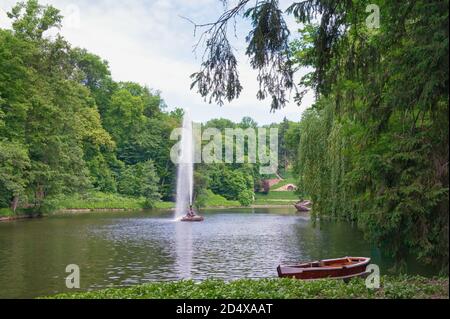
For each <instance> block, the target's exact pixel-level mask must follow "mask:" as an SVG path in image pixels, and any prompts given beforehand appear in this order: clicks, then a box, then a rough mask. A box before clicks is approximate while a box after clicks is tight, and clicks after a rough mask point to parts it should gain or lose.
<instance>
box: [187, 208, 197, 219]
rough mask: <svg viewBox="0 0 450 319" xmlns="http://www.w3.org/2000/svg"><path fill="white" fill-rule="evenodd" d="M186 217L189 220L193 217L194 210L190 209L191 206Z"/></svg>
mask: <svg viewBox="0 0 450 319" xmlns="http://www.w3.org/2000/svg"><path fill="white" fill-rule="evenodd" d="M187 216H188V217H189V218H191V217H194V216H195V213H194V209H193V208H192V205H191V206H189V212H188V213H187Z"/></svg>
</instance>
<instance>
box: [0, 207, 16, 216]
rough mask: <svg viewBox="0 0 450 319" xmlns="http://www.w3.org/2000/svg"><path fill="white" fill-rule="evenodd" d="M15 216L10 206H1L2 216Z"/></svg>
mask: <svg viewBox="0 0 450 319" xmlns="http://www.w3.org/2000/svg"><path fill="white" fill-rule="evenodd" d="M11 216H14V212H13V211H12V210H11V209H10V208H0V217H11Z"/></svg>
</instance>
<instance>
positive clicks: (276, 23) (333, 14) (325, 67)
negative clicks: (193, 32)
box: [192, 0, 449, 271]
mask: <svg viewBox="0 0 450 319" xmlns="http://www.w3.org/2000/svg"><path fill="white" fill-rule="evenodd" d="M224 3H225V4H227V3H228V2H227V1H224ZM373 4H376V5H377V6H378V8H379V9H380V25H379V26H375V28H374V27H373V25H372V26H371V25H369V24H368V23H367V18H368V16H369V14H370V12H366V9H367V8H368V6H369V5H372V6H371V7H373ZM369 7H370V6H369ZM448 11H449V6H448V0H433V1H428V0H422V1H421V0H405V1H384V0H377V1H374V0H370V1H368V0H358V1H355V0H305V1H300V2H295V3H293V4H292V5H291V6H290V7H289V8H288V9H287V12H286V13H285V12H282V11H281V10H280V8H279V3H278V1H276V0H259V1H256V2H255V1H250V0H240V1H237V3H235V5H234V6H231V7H230V8H229V7H226V9H225V10H224V13H223V15H222V16H220V17H219V18H218V19H217V20H216V21H214V22H212V23H207V24H203V25H201V24H196V29H198V28H200V29H202V30H203V33H202V35H201V37H200V41H199V43H203V44H205V48H206V49H205V54H204V57H205V59H204V61H203V63H202V65H201V70H200V71H199V72H197V73H195V74H194V75H193V76H192V77H193V80H194V81H193V86H192V87H193V88H197V90H198V92H199V93H200V94H201V95H202V96H204V97H205V98H208V97H209V100H210V101H215V102H217V103H219V104H222V103H223V102H224V101H226V100H228V101H231V100H233V99H235V98H237V97H239V94H240V92H241V90H242V86H241V83H240V81H239V74H238V72H237V65H238V61H237V59H236V57H235V52H234V51H233V49H232V46H231V45H230V43H229V41H228V37H227V34H228V31H229V30H228V29H232V25H233V23H235V22H234V21H235V20H236V18H239V17H241V18H244V19H250V21H251V24H252V30H251V31H250V32H249V35H248V37H247V38H246V40H247V44H248V46H247V51H246V54H247V56H248V57H249V59H250V62H251V65H252V67H253V68H255V69H256V70H257V71H258V80H259V84H260V89H259V91H258V92H257V96H258V98H260V99H264V98H266V97H270V98H271V100H272V109H273V110H274V109H278V108H281V107H283V106H284V105H285V104H286V102H287V99H286V96H288V93H289V92H290V91H291V90H292V89H293V88H294V87H295V86H294V83H293V74H294V72H295V70H297V69H299V68H301V67H308V68H310V69H312V70H313V71H312V72H310V73H308V74H307V75H305V76H304V77H302V79H301V81H300V83H299V85H298V89H299V90H298V92H297V94H296V99H297V101H298V103H301V100H302V97H303V96H304V93H305V92H306V91H307V90H310V89H313V90H314V91H315V93H316V97H317V103H316V104H315V105H314V106H313V107H312V108H311V109H310V110H307V111H306V112H305V114H304V116H303V119H302V123H301V124H300V126H301V127H300V146H299V151H298V154H299V155H298V159H297V160H298V162H297V163H296V165H295V167H296V168H297V169H296V173H297V175H298V176H299V179H300V181H299V182H300V183H299V184H300V185H301V187H302V191H303V192H304V193H305V195H308V196H310V197H311V198H312V199H313V201H314V205H315V210H314V211H315V213H316V214H317V215H318V216H319V217H333V218H342V219H348V220H354V221H356V222H357V223H358V225H359V226H360V227H361V229H362V230H363V231H364V233H365V234H366V236H367V238H368V239H370V240H372V241H373V242H375V243H376V244H378V245H380V246H383V247H384V248H385V251H388V252H390V253H391V254H392V255H393V256H395V257H396V258H397V259H398V261H399V262H400V263H401V261H402V260H404V258H405V256H406V255H408V254H414V255H416V256H417V257H418V259H420V260H422V261H424V262H427V263H433V264H438V265H440V266H442V268H443V269H446V270H447V271H448V248H449V247H448V216H449V208H448V207H449V205H448V151H449V149H448V127H449V118H448V89H449V87H448ZM285 14H292V15H294V16H295V17H296V19H297V20H298V21H299V22H300V23H301V30H300V33H299V36H298V39H297V40H296V41H294V43H291V45H288V42H289V30H288V29H287V27H286V23H285V20H284V16H285ZM230 24H231V27H230Z"/></svg>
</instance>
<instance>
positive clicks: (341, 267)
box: [277, 257, 370, 280]
mask: <svg viewBox="0 0 450 319" xmlns="http://www.w3.org/2000/svg"><path fill="white" fill-rule="evenodd" d="M369 263H370V258H367V257H343V258H337V259H326V260H320V261H313V262H308V263H302V264H298V265H279V266H278V267H277V272H278V276H279V277H286V278H295V279H304V280H311V279H323V278H335V279H344V280H346V279H350V278H352V277H363V276H366V275H368V273H367V272H366V268H367V265H369Z"/></svg>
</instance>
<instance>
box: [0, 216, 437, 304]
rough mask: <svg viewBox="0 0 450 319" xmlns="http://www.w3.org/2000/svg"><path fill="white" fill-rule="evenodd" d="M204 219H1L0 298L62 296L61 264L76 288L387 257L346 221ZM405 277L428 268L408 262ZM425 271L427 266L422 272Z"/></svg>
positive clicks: (267, 272) (247, 274)
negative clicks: (73, 271)
mask: <svg viewBox="0 0 450 319" xmlns="http://www.w3.org/2000/svg"><path fill="white" fill-rule="evenodd" d="M202 214H204V215H205V217H206V219H205V222H203V223H181V222H174V221H173V214H171V213H167V212H147V213H112V212H110V213H106V212H105V213H93V214H85V215H67V216H54V217H51V218H45V219H40V220H30V221H23V222H13V223H4V224H1V223H0V298H22V297H36V296H43V295H49V294H54V293H58V292H65V291H67V289H66V288H65V281H64V277H65V276H66V274H65V268H66V266H67V265H68V264H77V265H79V266H80V270H81V287H82V289H98V288H105V287H110V286H116V287H117V286H128V285H134V284H141V283H147V282H151V281H165V280H177V279H188V278H192V279H194V280H202V279H205V278H221V279H225V280H232V279H237V278H267V277H276V276H277V274H276V266H277V265H278V264H279V263H281V262H297V261H309V260H313V259H323V258H333V257H341V256H346V255H353V256H371V257H372V258H373V261H374V262H375V263H377V264H378V265H380V267H381V271H382V273H386V272H387V270H388V269H389V268H390V267H391V266H392V260H390V259H389V258H386V257H385V256H383V254H382V253H380V251H378V250H377V249H374V247H373V246H372V245H370V244H369V243H367V242H366V241H364V240H363V236H362V234H361V233H360V232H359V231H358V230H357V229H356V228H355V227H354V226H353V225H350V224H347V223H332V222H328V223H326V222H322V223H317V225H316V226H315V227H314V225H313V223H311V222H310V221H309V219H308V217H307V216H304V215H303V216H302V215H297V214H294V213H293V212H292V211H291V210H288V209H285V208H284V209H244V210H232V211H226V210H225V211H209V212H202ZM408 271H409V272H410V273H421V274H430V269H429V268H426V267H423V266H420V265H418V264H417V262H415V261H414V260H412V261H410V262H409V263H408ZM431 274H432V272H431Z"/></svg>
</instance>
